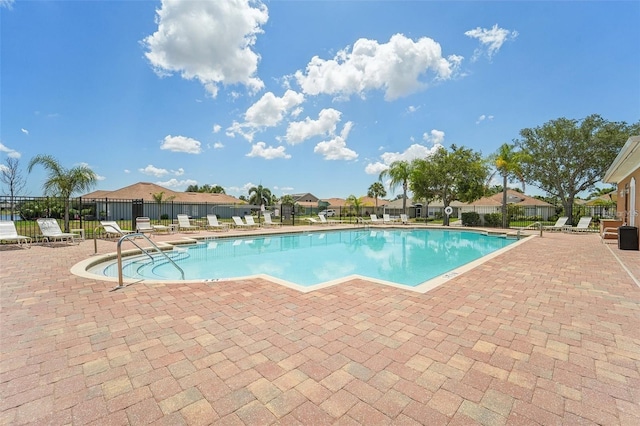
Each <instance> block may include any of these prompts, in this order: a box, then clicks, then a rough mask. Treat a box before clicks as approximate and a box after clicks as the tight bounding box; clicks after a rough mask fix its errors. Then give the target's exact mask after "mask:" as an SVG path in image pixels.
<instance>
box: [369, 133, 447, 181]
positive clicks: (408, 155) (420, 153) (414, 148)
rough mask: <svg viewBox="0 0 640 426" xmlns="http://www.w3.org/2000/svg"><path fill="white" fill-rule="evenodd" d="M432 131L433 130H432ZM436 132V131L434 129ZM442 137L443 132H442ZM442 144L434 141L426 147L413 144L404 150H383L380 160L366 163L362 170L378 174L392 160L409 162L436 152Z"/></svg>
mask: <svg viewBox="0 0 640 426" xmlns="http://www.w3.org/2000/svg"><path fill="white" fill-rule="evenodd" d="M432 132H434V131H433V130H432ZM436 132H438V131H437V130H436ZM442 136H443V137H444V133H442ZM441 147H442V145H440V144H439V143H436V144H434V145H433V147H431V148H427V147H426V146H424V145H420V144H413V145H411V146H410V147H409V148H407V149H406V150H405V151H404V152H385V153H384V154H382V155H380V161H377V162H375V163H370V164H367V166H366V167H365V169H364V171H365V173H367V174H368V175H379V174H380V173H381V172H383V171H384V170H387V169H388V168H389V165H391V163H393V162H394V161H407V162H409V163H410V162H411V161H413V160H415V159H416V158H426V157H429V156H431V155H432V154H433V153H434V152H436V151H437V150H438V149H439V148H441Z"/></svg>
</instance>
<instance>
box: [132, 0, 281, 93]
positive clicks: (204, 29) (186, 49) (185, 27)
mask: <svg viewBox="0 0 640 426" xmlns="http://www.w3.org/2000/svg"><path fill="white" fill-rule="evenodd" d="M254 5H255V7H254ZM156 14H157V16H156V23H157V25H158V28H157V31H156V32H154V33H153V34H152V35H150V36H148V37H146V38H145V39H144V40H143V41H142V44H143V45H144V47H145V48H146V50H147V52H146V53H145V56H146V57H147V59H148V60H149V62H150V63H151V65H152V66H153V68H154V70H155V71H156V73H158V74H159V75H171V74H173V73H174V72H176V73H180V75H181V76H182V78H184V79H187V80H193V79H195V80H198V81H199V82H200V83H201V84H202V85H203V86H204V87H205V88H206V90H207V92H208V93H209V94H211V96H213V97H216V96H217V94H218V87H219V85H220V84H223V85H233V84H242V85H245V86H246V87H247V88H248V89H249V90H250V91H251V92H253V93H255V92H257V91H258V90H260V89H262V88H263V87H264V83H263V82H262V80H260V79H259V78H258V77H256V72H257V69H258V62H259V60H260V55H258V54H257V53H256V52H254V51H253V50H252V48H253V46H254V45H255V42H256V38H257V35H258V34H260V33H262V32H263V31H262V29H261V26H262V25H264V24H266V22H267V20H268V19H269V13H268V10H267V7H266V6H265V5H264V4H262V3H260V2H257V1H248V0H225V1H177V0H163V1H162V5H161V7H160V9H158V10H156Z"/></svg>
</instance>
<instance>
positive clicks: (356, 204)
mask: <svg viewBox="0 0 640 426" xmlns="http://www.w3.org/2000/svg"><path fill="white" fill-rule="evenodd" d="M346 205H347V206H349V207H350V208H353V209H354V210H355V211H356V215H360V209H361V208H362V200H361V199H360V198H358V197H356V196H355V195H349V196H348V197H347V200H346Z"/></svg>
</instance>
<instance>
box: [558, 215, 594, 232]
mask: <svg viewBox="0 0 640 426" xmlns="http://www.w3.org/2000/svg"><path fill="white" fill-rule="evenodd" d="M590 224H591V216H583V217H581V218H580V220H579V221H578V224H577V225H576V226H573V227H572V226H565V227H564V229H563V231H567V232H589V231H591V229H589V225H590Z"/></svg>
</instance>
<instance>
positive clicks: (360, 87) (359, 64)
mask: <svg viewBox="0 0 640 426" xmlns="http://www.w3.org/2000/svg"><path fill="white" fill-rule="evenodd" d="M461 60H462V58H461V57H460V56H453V55H452V56H449V57H448V58H444V57H443V56H442V49H441V48H440V45H439V44H438V43H436V42H435V41H434V40H432V39H430V38H427V37H422V38H420V39H418V40H417V41H413V40H411V39H409V38H407V37H405V36H404V35H402V34H395V35H393V36H392V37H391V39H390V40H389V42H388V43H385V44H379V43H378V42H377V41H375V40H368V39H364V38H361V39H359V40H357V41H356V42H355V44H354V45H353V48H352V49H351V51H349V50H348V48H346V49H344V50H341V51H340V52H338V54H337V55H336V56H335V57H334V58H333V59H329V60H325V59H321V58H319V57H318V56H314V57H313V58H312V59H311V61H310V62H309V64H307V67H306V70H305V71H304V72H303V71H300V70H299V71H297V72H296V73H295V74H294V77H295V79H296V80H297V82H298V84H299V85H300V87H302V89H303V92H304V93H306V94H310V95H318V94H329V95H337V96H346V97H349V96H350V95H353V94H357V95H359V96H364V95H365V93H366V92H367V91H368V90H383V91H384V92H385V99H387V100H393V99H396V98H399V97H401V96H406V95H409V94H411V93H414V92H417V91H419V90H422V89H424V88H425V87H426V86H427V84H428V80H429V79H436V80H447V79H449V78H451V77H452V76H453V74H454V72H455V71H456V70H457V68H458V66H459V64H460V61H461Z"/></svg>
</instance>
